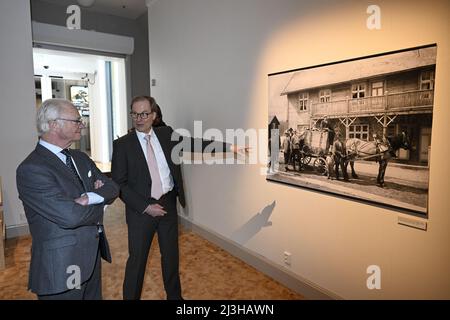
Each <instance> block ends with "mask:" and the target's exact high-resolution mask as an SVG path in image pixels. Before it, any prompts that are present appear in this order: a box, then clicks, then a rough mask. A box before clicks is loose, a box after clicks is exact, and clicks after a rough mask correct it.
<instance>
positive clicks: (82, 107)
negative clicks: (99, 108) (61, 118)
mask: <svg viewBox="0 0 450 320" xmlns="http://www.w3.org/2000/svg"><path fill="white" fill-rule="evenodd" d="M70 100H71V101H72V103H73V105H74V106H75V107H77V109H78V110H79V111H80V113H81V115H83V116H88V115H89V91H88V87H85V86H70Z"/></svg>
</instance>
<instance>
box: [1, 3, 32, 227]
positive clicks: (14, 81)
mask: <svg viewBox="0 0 450 320" xmlns="http://www.w3.org/2000/svg"><path fill="white" fill-rule="evenodd" d="M0 43H2V45H1V46H0V70H1V72H0V84H1V86H0V97H1V100H0V177H2V185H3V201H4V212H5V222H6V226H7V227H10V226H15V225H22V224H26V219H25V215H24V213H23V207H22V202H21V201H20V200H19V198H18V194H17V188H16V168H17V166H18V165H19V163H20V162H21V161H22V160H23V159H25V157H26V156H27V155H28V154H29V153H30V152H31V150H33V148H34V147H35V145H36V142H37V134H36V125H35V114H36V107H35V95H34V90H35V89H34V79H33V53H32V47H31V18H30V3H29V1H28V0H17V1H0Z"/></svg>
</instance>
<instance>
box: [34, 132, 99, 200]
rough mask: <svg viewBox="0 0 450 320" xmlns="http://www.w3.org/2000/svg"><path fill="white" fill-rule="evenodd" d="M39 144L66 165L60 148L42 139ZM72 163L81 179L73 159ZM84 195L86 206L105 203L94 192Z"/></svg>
mask: <svg viewBox="0 0 450 320" xmlns="http://www.w3.org/2000/svg"><path fill="white" fill-rule="evenodd" d="M39 144H40V145H41V146H43V147H44V148H46V149H48V150H49V151H50V152H52V153H54V154H55V155H56V156H57V157H58V158H59V159H60V160H61V161H62V162H63V163H64V165H65V164H66V156H65V155H64V154H62V153H61V150H62V148H61V147H58V146H55V145H54V144H51V143H49V142H47V141H44V140H42V139H39ZM72 163H73V164H74V166H75V169H76V170H77V172H78V175H79V176H80V177H81V175H80V172H79V171H78V167H77V164H76V163H75V160H73V158H72ZM84 194H86V195H87V196H88V198H89V202H88V204H99V203H102V202H103V201H105V199H104V198H103V197H102V196H101V195H98V194H96V193H95V192H86V193H83V194H82V195H84Z"/></svg>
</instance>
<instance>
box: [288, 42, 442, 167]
mask: <svg viewBox="0 0 450 320" xmlns="http://www.w3.org/2000/svg"><path fill="white" fill-rule="evenodd" d="M435 68H436V46H431V47H425V48H419V49H415V50H409V51H403V52H398V53H393V54H389V55H379V56H375V57H371V58H365V59H357V60H351V61H346V62H342V63H336V64H330V65H324V66H319V67H313V68H307V69H303V70H299V71H296V72H293V73H292V76H291V78H290V80H289V82H288V83H287V85H286V87H285V89H284V90H283V91H282V92H281V95H286V96H287V99H288V103H287V108H288V110H287V115H288V120H287V122H288V126H289V127H292V128H294V129H296V130H300V131H303V130H305V129H307V128H315V127H319V125H320V122H321V121H322V119H324V117H325V116H327V117H328V121H329V122H330V123H331V124H332V126H333V127H334V129H335V131H340V132H341V133H342V134H343V135H344V136H345V137H346V138H347V139H348V138H359V139H363V140H367V141H370V140H373V139H374V136H375V135H376V136H377V137H379V138H382V137H383V136H385V137H387V136H393V135H396V134H399V133H401V132H402V131H403V132H406V133H407V134H408V136H409V138H410V141H411V150H403V149H401V150H400V151H399V152H398V155H397V156H398V161H399V162H403V163H407V164H414V165H425V166H426V165H428V159H429V152H430V145H431V127H432V116H433V97H434V79H435Z"/></svg>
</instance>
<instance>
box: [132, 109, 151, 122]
mask: <svg viewBox="0 0 450 320" xmlns="http://www.w3.org/2000/svg"><path fill="white" fill-rule="evenodd" d="M152 113H153V112H141V113H136V112H133V111H131V112H130V116H131V117H132V118H133V119H138V118H141V119H143V120H145V119H148V116H149V115H151V114H152Z"/></svg>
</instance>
